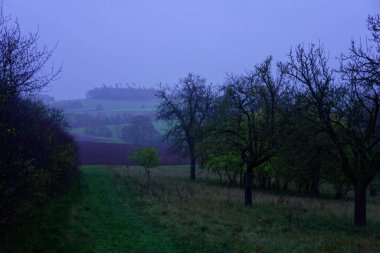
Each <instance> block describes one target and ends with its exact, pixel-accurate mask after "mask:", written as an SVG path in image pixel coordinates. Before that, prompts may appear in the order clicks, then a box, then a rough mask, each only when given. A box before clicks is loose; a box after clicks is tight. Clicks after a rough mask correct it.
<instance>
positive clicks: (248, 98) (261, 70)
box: [219, 57, 283, 206]
mask: <svg viewBox="0 0 380 253" xmlns="http://www.w3.org/2000/svg"><path fill="white" fill-rule="evenodd" d="M271 65H272V58H271V57H269V58H267V59H266V60H265V61H264V62H263V63H262V64H259V65H257V66H256V67H255V69H254V71H252V72H250V73H247V74H246V75H242V76H229V77H228V79H227V84H226V85H225V86H224V88H223V92H224V97H225V105H224V108H225V110H224V112H223V111H222V113H221V115H220V125H219V131H220V134H224V135H229V136H231V137H232V139H233V141H232V142H231V145H232V146H231V148H232V149H233V150H239V153H240V154H241V157H242V159H243V161H244V162H245V164H246V175H245V180H246V181H245V205H246V206H252V187H253V174H254V169H255V168H257V167H259V166H260V165H262V164H264V163H265V162H267V161H269V159H271V158H272V157H273V156H274V155H275V154H276V153H277V151H278V144H279V105H280V99H281V92H282V88H283V78H282V73H280V72H279V73H278V75H277V76H274V75H273V73H272V68H271Z"/></svg>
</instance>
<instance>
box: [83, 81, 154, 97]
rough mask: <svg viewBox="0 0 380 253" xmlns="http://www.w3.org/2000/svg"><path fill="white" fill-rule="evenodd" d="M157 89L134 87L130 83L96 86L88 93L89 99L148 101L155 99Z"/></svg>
mask: <svg viewBox="0 0 380 253" xmlns="http://www.w3.org/2000/svg"><path fill="white" fill-rule="evenodd" d="M154 94H155V90H154V89H152V88H149V89H147V88H144V87H134V86H131V85H129V84H126V85H125V86H123V85H119V84H116V85H115V86H112V85H111V86H107V85H105V84H103V86H102V87H99V88H94V89H91V90H89V91H87V93H86V97H87V98H88V99H106V100H128V101H146V100H150V99H155V96H154Z"/></svg>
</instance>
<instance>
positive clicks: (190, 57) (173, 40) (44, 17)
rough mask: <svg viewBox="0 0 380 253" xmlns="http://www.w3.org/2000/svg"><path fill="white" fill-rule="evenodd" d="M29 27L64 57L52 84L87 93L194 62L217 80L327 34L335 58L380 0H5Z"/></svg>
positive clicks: (168, 78)
mask: <svg viewBox="0 0 380 253" xmlns="http://www.w3.org/2000/svg"><path fill="white" fill-rule="evenodd" d="M3 1H4V13H5V14H8V15H11V16H12V17H14V18H17V19H18V21H19V23H20V24H21V29H22V30H23V31H37V30H39V34H40V38H41V39H40V44H41V45H47V46H49V47H50V48H53V47H54V46H55V45H56V44H57V43H58V47H57V49H56V51H55V54H54V57H53V59H52V62H54V63H55V64H56V65H60V64H61V63H62V64H63V72H62V74H61V75H60V79H59V80H57V81H55V82H54V83H52V84H51V87H49V91H50V92H49V94H50V95H53V96H54V97H56V98H57V99H68V98H80V97H84V96H85V91H87V90H88V89H91V88H93V87H95V86H100V85H101V84H102V83H106V84H115V83H126V82H128V83H136V84H137V85H142V86H147V87H151V86H155V85H156V84H157V83H158V82H163V83H174V82H176V81H177V80H178V79H179V78H181V77H183V76H185V75H186V74H187V73H188V72H194V73H197V74H201V75H203V76H204V77H206V78H207V79H208V80H209V81H211V82H213V83H220V82H222V81H223V78H224V76H225V73H226V72H229V73H242V72H244V71H246V70H249V69H251V68H252V67H253V66H254V65H255V64H256V63H258V62H260V61H262V60H263V59H264V58H265V57H266V56H267V55H273V56H274V58H275V60H284V59H285V57H286V54H287V53H288V52H289V49H290V48H291V47H292V46H293V47H294V46H296V45H297V44H299V43H305V44H307V43H311V42H315V43H318V42H319V41H320V42H321V43H323V45H324V47H325V49H326V50H327V51H328V52H329V54H330V58H334V57H335V56H338V55H339V54H340V53H342V52H345V51H347V48H348V47H349V45H350V40H351V39H360V38H362V39H365V37H366V36H367V35H368V32H367V30H366V26H365V20H366V18H367V16H368V15H369V14H374V13H380V1H379V0H134V1H132V0H54V1H52V0H3Z"/></svg>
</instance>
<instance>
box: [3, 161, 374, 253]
mask: <svg viewBox="0 0 380 253" xmlns="http://www.w3.org/2000/svg"><path fill="white" fill-rule="evenodd" d="M187 171H188V170H187V167H181V168H178V169H173V167H163V168H162V169H160V170H156V171H155V172H154V173H153V175H152V181H151V182H153V183H152V184H151V185H150V187H149V188H148V187H147V185H146V178H145V176H144V174H142V173H140V172H141V171H139V170H138V169H136V168H133V167H131V168H129V169H128V170H126V169H123V168H120V167H119V168H116V169H115V168H111V167H96V166H87V167H83V168H82V173H83V180H82V184H81V185H80V186H78V187H76V188H75V189H74V190H73V191H72V192H71V194H69V195H68V196H66V197H64V198H61V199H58V200H55V201H54V202H53V203H52V204H51V205H49V206H47V207H45V208H43V209H42V211H40V212H39V213H38V214H37V213H35V214H34V215H30V217H29V218H28V219H27V220H25V222H24V223H23V224H20V226H19V230H18V231H16V232H15V233H14V234H13V235H11V237H12V236H13V238H14V240H13V241H12V243H11V244H10V245H12V247H13V248H11V249H8V250H5V248H4V247H2V248H1V250H0V251H1V252H72V253H75V252H380V240H379V239H380V212H379V209H380V207H379V205H378V204H376V203H371V204H368V219H369V226H368V228H365V229H356V228H354V227H353V226H352V203H351V202H344V201H341V202H337V201H332V200H321V201H317V200H312V199H305V198H297V197H286V196H276V195H269V194H263V193H255V205H254V207H253V208H251V209H247V208H244V206H243V200H242V196H243V192H242V191H241V190H240V189H236V188H229V187H221V186H218V185H216V184H210V183H209V178H208V177H209V176H208V175H207V173H204V174H202V175H201V176H200V177H199V179H200V180H198V182H195V183H194V182H190V181H189V180H188V179H187V177H188V175H187ZM202 177H203V178H202Z"/></svg>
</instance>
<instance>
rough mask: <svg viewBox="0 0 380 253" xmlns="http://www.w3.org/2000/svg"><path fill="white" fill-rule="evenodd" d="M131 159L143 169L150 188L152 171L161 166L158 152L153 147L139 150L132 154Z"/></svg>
mask: <svg viewBox="0 0 380 253" xmlns="http://www.w3.org/2000/svg"><path fill="white" fill-rule="evenodd" d="M130 159H131V160H132V161H133V162H134V163H135V164H136V165H138V166H141V167H143V169H144V171H145V174H146V176H147V179H148V188H149V187H150V174H151V169H153V168H156V167H158V166H159V165H160V158H159V157H158V154H157V151H156V150H155V149H154V148H152V147H147V148H139V149H136V150H134V151H133V152H132V154H131V156H130Z"/></svg>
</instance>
